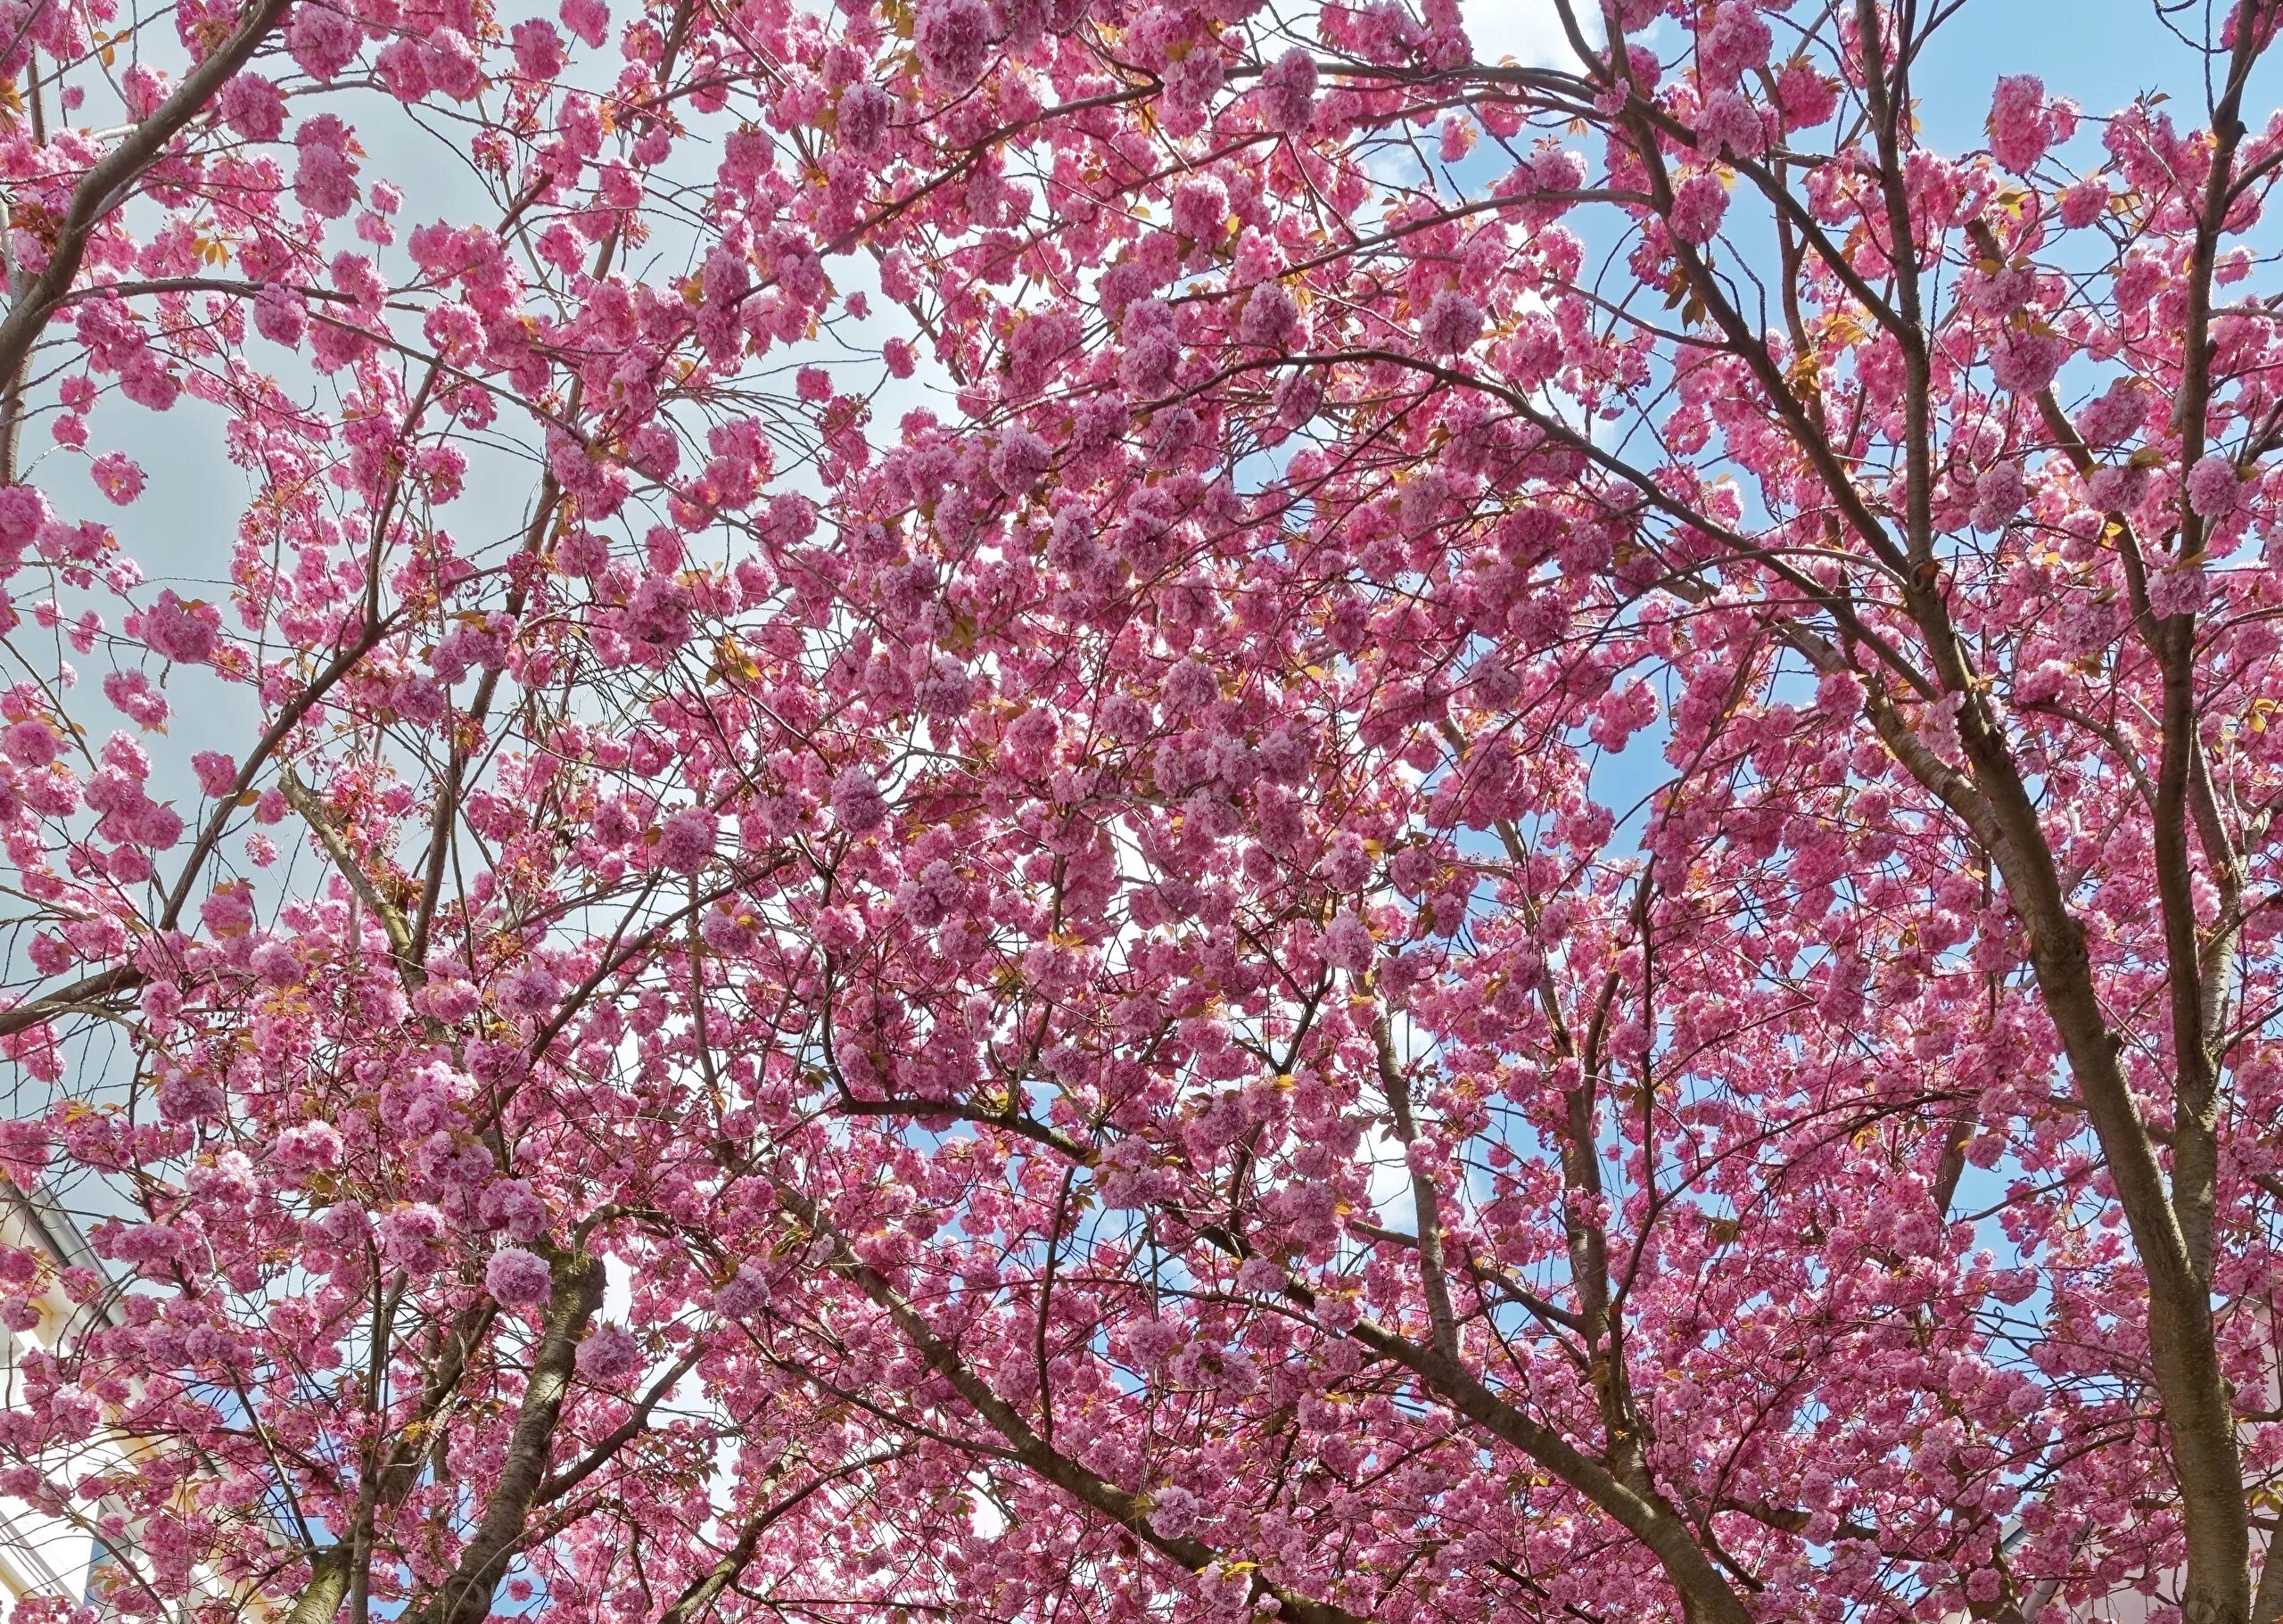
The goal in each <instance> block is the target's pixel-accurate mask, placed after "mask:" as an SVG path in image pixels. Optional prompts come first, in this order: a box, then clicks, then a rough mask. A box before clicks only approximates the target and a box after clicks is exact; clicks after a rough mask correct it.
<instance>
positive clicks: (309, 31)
mask: <svg viewBox="0 0 2283 1624" xmlns="http://www.w3.org/2000/svg"><path fill="white" fill-rule="evenodd" d="M357 37H358V29H357V25H356V24H355V23H354V22H351V21H350V20H349V19H348V18H347V17H345V16H343V15H342V13H341V12H337V11H335V10H334V9H333V8H332V7H331V6H329V5H326V4H322V0H301V4H300V5H299V6H297V7H295V8H294V12H293V21H292V22H291V23H290V24H288V25H287V27H286V29H285V48H286V49H287V50H288V51H290V52H292V53H293V60H294V62H297V63H299V64H300V65H301V71H302V72H304V73H306V74H308V75H309V77H310V78H313V79H318V80H325V79H330V78H336V77H337V76H338V75H339V74H340V72H341V70H342V69H344V68H346V67H347V66H349V64H350V62H354V61H355V60H356V59H357Z"/></svg>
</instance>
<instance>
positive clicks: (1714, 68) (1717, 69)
mask: <svg viewBox="0 0 2283 1624" xmlns="http://www.w3.org/2000/svg"><path fill="white" fill-rule="evenodd" d="M1774 44H1775V35H1774V34H1773V33H1772V32H1771V31H1770V30H1769V29H1768V20H1767V19H1766V18H1765V17H1762V16H1761V15H1760V7H1759V5H1758V4H1755V3H1754V0H1721V4H1719V5H1718V6H1715V7H1714V8H1713V11H1712V14H1711V17H1710V21H1707V22H1706V23H1704V24H1703V25H1702V27H1700V28H1699V29H1698V30H1697V34H1696V68H1697V71H1698V72H1700V73H1702V75H1703V76H1704V77H1705V78H1706V79H1707V80H1708V81H1709V82H1710V83H1712V84H1715V85H1720V86H1728V85H1734V84H1735V82H1736V81H1737V80H1738V79H1739V78H1742V77H1743V75H1744V74H1746V73H1748V72H1750V71H1751V70H1752V69H1754V68H1758V67H1760V66H1762V65H1763V64H1764V63H1766V62H1767V61H1768V49H1769V47H1770V46H1771V45H1774Z"/></svg>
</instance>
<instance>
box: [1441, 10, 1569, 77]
mask: <svg viewBox="0 0 2283 1624" xmlns="http://www.w3.org/2000/svg"><path fill="white" fill-rule="evenodd" d="M1576 9H1577V11H1578V13H1579V15H1578V21H1579V23H1580V24H1581V25H1582V26H1584V27H1586V28H1587V30H1588V34H1587V37H1588V39H1589V40H1590V41H1591V42H1592V43H1595V44H1598V43H1600V37H1601V29H1600V21H1601V19H1600V15H1599V12H1600V8H1599V7H1598V6H1595V5H1593V4H1580V5H1578V6H1577V8H1576ZM1462 14H1463V16H1464V17H1465V19H1466V32H1467V37H1468V38H1469V39H1470V40H1471V41H1472V42H1473V45H1474V54H1475V56H1476V58H1477V60H1479V61H1481V62H1498V61H1500V60H1501V59H1503V58H1504V57H1509V56H1511V57H1512V58H1513V59H1514V61H1515V62H1517V63H1518V64H1520V65H1521V66H1522V67H1525V68H1574V67H1576V66H1577V65H1578V55H1577V53H1576V52H1574V51H1572V50H1571V49H1570V36H1569V34H1568V33H1567V31H1565V30H1564V29H1563V28H1562V15H1561V13H1560V12H1558V11H1556V10H1555V9H1554V0H1467V4H1465V5H1464V6H1463V8H1462Z"/></svg>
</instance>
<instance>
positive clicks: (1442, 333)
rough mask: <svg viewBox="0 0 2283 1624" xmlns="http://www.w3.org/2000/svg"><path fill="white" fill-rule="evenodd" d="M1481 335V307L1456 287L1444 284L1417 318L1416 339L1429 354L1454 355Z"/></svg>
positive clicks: (1466, 347) (1468, 346)
mask: <svg viewBox="0 0 2283 1624" xmlns="http://www.w3.org/2000/svg"><path fill="white" fill-rule="evenodd" d="M1481 336H1482V307H1481V306H1480V305H1479V304H1477V303H1475V301H1473V300H1471V299H1470V298H1468V297H1467V296H1466V295H1465V294H1464V293H1460V292H1459V291H1458V290H1457V289H1456V288H1445V289H1444V290H1443V291H1442V292H1441V293H1438V294H1436V295H1435V297H1434V298H1433V299H1432V300H1430V301H1429V302H1428V305H1427V314H1426V315H1425V316H1423V317H1421V318H1420V322H1419V342H1420V345H1421V347H1422V348H1423V349H1424V350H1426V351H1427V352H1428V353H1429V354H1430V355H1456V354H1458V353H1459V352H1460V351H1461V350H1465V349H1468V348H1470V347H1471V345H1472V344H1473V343H1474V341H1475V340H1477V339H1479V338H1480V337H1481Z"/></svg>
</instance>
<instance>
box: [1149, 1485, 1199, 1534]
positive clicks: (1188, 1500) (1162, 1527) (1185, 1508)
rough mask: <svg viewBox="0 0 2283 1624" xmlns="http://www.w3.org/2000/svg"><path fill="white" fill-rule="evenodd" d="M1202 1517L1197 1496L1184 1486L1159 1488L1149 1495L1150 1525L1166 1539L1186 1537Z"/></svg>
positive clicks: (1191, 1532) (1193, 1531)
mask: <svg viewBox="0 0 2283 1624" xmlns="http://www.w3.org/2000/svg"><path fill="white" fill-rule="evenodd" d="M1201 1521H1204V1519H1203V1517H1202V1515H1201V1514H1200V1513H1199V1509H1198V1504H1197V1496H1195V1495H1193V1494H1191V1492H1190V1491H1189V1490H1188V1489H1186V1488H1161V1489H1159V1490H1158V1492H1157V1493H1156V1494H1154V1495H1152V1496H1150V1527H1151V1528H1152V1529H1156V1530H1157V1531H1158V1533H1159V1534H1161V1535H1163V1536H1164V1537H1166V1538H1167V1539H1186V1538H1188V1537H1190V1536H1191V1534H1193V1533H1195V1532H1196V1531H1197V1528H1198V1524H1199V1522H1201Z"/></svg>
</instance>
